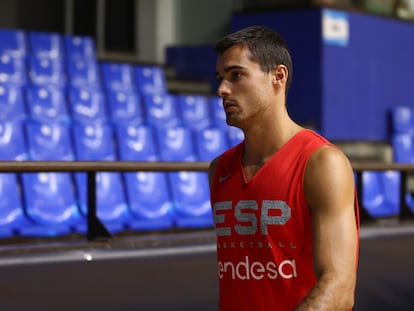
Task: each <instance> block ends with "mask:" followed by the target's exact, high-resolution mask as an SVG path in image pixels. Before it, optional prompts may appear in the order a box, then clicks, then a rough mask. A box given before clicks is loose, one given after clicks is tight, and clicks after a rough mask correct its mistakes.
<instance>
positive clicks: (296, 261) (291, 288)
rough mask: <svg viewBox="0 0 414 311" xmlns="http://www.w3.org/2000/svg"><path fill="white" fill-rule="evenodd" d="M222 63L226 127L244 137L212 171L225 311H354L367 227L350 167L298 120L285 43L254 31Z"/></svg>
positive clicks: (225, 50)
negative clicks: (290, 106)
mask: <svg viewBox="0 0 414 311" xmlns="http://www.w3.org/2000/svg"><path fill="white" fill-rule="evenodd" d="M216 53H217V54H218V59H217V67H216V69H217V77H218V80H219V86H218V89H217V93H218V95H219V96H221V97H222V98H223V107H224V110H225V112H226V122H227V124H228V125H230V126H236V127H239V128H240V129H242V130H243V132H244V137H245V140H244V141H243V142H242V143H241V144H239V145H237V146H235V147H234V148H231V149H230V150H228V151H226V152H225V153H223V154H222V155H220V156H219V157H218V158H216V159H215V160H213V161H212V163H211V164H210V168H209V181H210V195H211V203H212V206H213V214H214V221H215V228H216V234H217V256H218V266H217V268H218V277H219V283H220V284H219V287H220V298H219V299H220V310H221V311H227V310H231V311H233V310H237V311H240V310H255V311H258V310H282V311H285V310H286V311H291V310H297V311H302V310H318V311H323V310H329V311H335V310H350V309H351V308H352V306H353V304H354V292H355V284H356V270H357V261H358V244H359V217H358V204H357V199H356V193H355V185H354V174H353V170H352V167H351V165H350V163H349V161H348V159H347V158H346V156H345V155H344V154H343V153H342V152H341V151H340V149H339V148H337V147H335V146H333V145H332V144H331V143H330V142H328V141H327V140H326V139H324V138H323V137H321V136H319V135H318V134H316V133H315V132H313V131H310V130H307V129H304V128H303V127H301V126H300V125H298V124H297V123H295V122H294V121H293V120H292V119H291V118H290V116H289V114H288V112H287V109H286V96H287V92H288V89H289V86H290V83H291V80H292V61H291V57H290V54H289V51H288V47H287V45H286V43H285V41H284V39H283V38H282V37H281V36H280V35H279V34H277V33H276V32H274V31H273V30H271V29H268V28H265V27H261V26H252V27H248V28H245V29H242V30H240V31H238V32H235V33H233V34H230V35H228V36H226V37H225V38H223V39H222V40H221V41H219V42H218V43H217V45H216Z"/></svg>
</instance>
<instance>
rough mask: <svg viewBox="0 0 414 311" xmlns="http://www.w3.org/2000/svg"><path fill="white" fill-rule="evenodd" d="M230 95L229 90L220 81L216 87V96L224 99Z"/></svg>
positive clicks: (223, 82) (226, 85)
mask: <svg viewBox="0 0 414 311" xmlns="http://www.w3.org/2000/svg"><path fill="white" fill-rule="evenodd" d="M229 94H230V88H229V86H228V84H227V83H226V81H225V80H222V81H220V84H219V85H218V87H217V95H218V96H220V97H225V96H228V95H229Z"/></svg>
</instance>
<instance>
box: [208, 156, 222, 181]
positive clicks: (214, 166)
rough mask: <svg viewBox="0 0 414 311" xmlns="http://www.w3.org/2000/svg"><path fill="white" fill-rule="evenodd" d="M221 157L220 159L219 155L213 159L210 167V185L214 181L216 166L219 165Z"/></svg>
mask: <svg viewBox="0 0 414 311" xmlns="http://www.w3.org/2000/svg"><path fill="white" fill-rule="evenodd" d="M219 159H220V156H218V157H217V158H215V159H214V160H213V161H211V162H210V165H209V167H208V181H209V185H210V187H211V185H212V183H213V177H214V173H215V172H216V167H217V163H218V162H219Z"/></svg>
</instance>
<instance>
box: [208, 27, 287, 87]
mask: <svg viewBox="0 0 414 311" xmlns="http://www.w3.org/2000/svg"><path fill="white" fill-rule="evenodd" d="M237 44H240V45H245V46H247V47H248V48H249V50H250V52H251V54H252V60H253V61H255V62H257V63H258V64H259V65H260V68H261V69H262V70H263V72H265V73H269V72H271V71H272V70H273V69H275V68H276V67H277V66H278V65H285V66H286V67H287V69H288V79H287V81H286V93H287V91H288V90H289V87H290V84H291V83H292V74H293V65H292V58H291V55H290V52H289V47H288V45H287V43H286V41H285V39H284V38H283V37H282V36H281V35H280V34H279V33H277V32H276V31H274V30H272V29H270V28H268V27H265V26H250V27H247V28H243V29H241V30H239V31H236V32H233V33H231V34H229V35H227V36H225V37H224V38H222V39H221V40H220V41H218V42H217V44H216V47H215V50H214V51H215V52H216V53H217V54H218V55H221V54H223V53H224V52H225V51H226V50H227V49H229V48H231V47H232V46H234V45H237Z"/></svg>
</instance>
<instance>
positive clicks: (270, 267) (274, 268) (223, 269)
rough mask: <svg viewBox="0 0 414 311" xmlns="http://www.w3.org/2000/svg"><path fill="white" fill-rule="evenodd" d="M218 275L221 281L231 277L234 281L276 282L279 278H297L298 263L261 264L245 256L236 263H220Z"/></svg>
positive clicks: (285, 261)
mask: <svg viewBox="0 0 414 311" xmlns="http://www.w3.org/2000/svg"><path fill="white" fill-rule="evenodd" d="M218 275H219V278H220V280H222V279H224V278H225V277H230V278H231V279H232V280H237V279H238V280H252V279H253V280H262V279H263V278H268V279H271V280H275V279H277V278H278V277H281V278H283V279H291V278H296V277H297V273H296V262H295V260H284V261H282V262H280V263H279V264H276V263H275V262H272V261H269V262H266V263H261V262H259V261H253V262H250V261H249V257H247V256H245V258H244V260H243V261H240V262H237V263H234V262H230V261H227V262H222V261H219V262H218Z"/></svg>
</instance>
